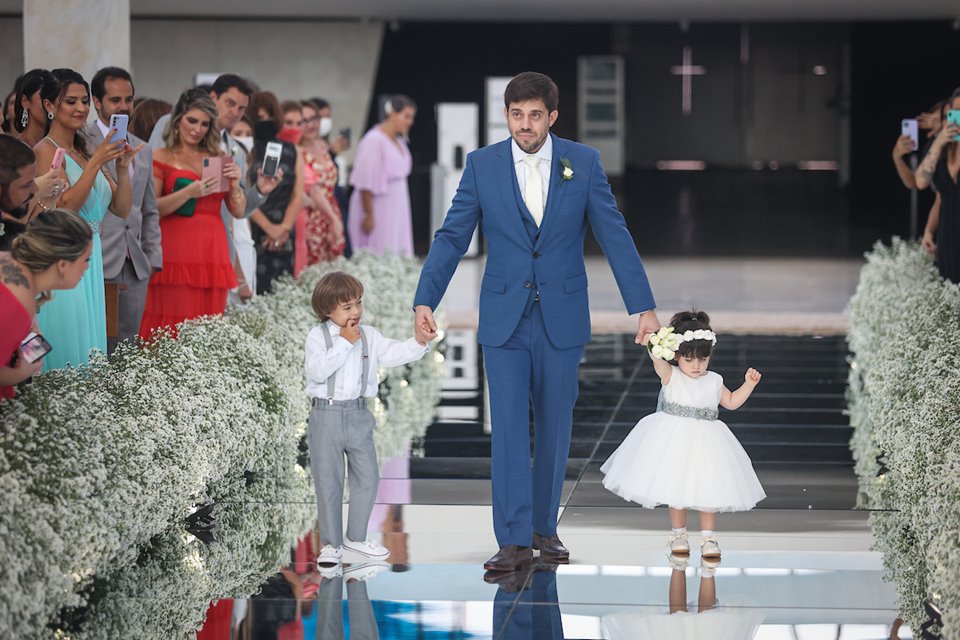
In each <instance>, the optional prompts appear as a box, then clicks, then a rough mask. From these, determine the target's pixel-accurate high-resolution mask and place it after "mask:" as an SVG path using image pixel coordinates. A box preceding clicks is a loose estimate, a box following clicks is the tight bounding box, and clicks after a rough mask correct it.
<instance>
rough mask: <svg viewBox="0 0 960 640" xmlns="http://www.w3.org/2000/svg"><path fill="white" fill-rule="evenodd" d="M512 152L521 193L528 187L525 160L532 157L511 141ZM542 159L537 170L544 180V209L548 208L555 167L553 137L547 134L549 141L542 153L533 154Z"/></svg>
mask: <svg viewBox="0 0 960 640" xmlns="http://www.w3.org/2000/svg"><path fill="white" fill-rule="evenodd" d="M510 150H511V151H512V152H513V168H514V170H515V171H516V173H517V182H518V183H519V184H520V193H521V194H522V193H524V189H525V188H526V187H527V166H526V164H525V163H524V159H525V158H526V157H527V156H528V155H530V154H528V153H527V152H526V151H524V150H523V149H521V148H520V146H519V145H518V144H517V141H516V140H514V139H512V138H511V139H510ZM533 155H535V156H537V157H538V158H540V162H539V163H538V164H537V168H538V169H539V170H540V178H541V179H542V180H543V208H544V209H546V208H547V191H549V190H550V167H552V166H553V136H551V135H550V134H547V140H546V141H545V142H544V143H543V146H542V147H540V151H537V152H536V153H535V154H533Z"/></svg>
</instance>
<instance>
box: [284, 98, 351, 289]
mask: <svg viewBox="0 0 960 640" xmlns="http://www.w3.org/2000/svg"><path fill="white" fill-rule="evenodd" d="M302 106H303V137H302V138H301V140H300V146H301V148H302V149H303V160H304V163H303V164H304V172H303V186H304V192H305V193H304V197H303V202H304V207H303V209H302V210H301V211H300V215H299V216H297V229H296V234H295V237H296V253H295V257H294V275H297V276H299V275H300V271H302V270H303V268H304V267H307V266H310V265H311V264H316V263H318V262H329V261H331V260H335V259H336V258H338V257H340V256H341V255H343V250H344V248H345V247H346V237H345V235H344V229H343V216H342V215H341V213H340V205H339V204H338V203H337V199H336V197H335V196H334V188H335V187H336V186H337V165H336V163H334V161H333V156H331V155H330V147H329V146H327V142H326V141H325V140H324V139H323V138H322V137H321V136H320V115H319V113H318V111H317V108H316V105H314V104H313V103H312V102H309V101H305V102H303V103H302Z"/></svg>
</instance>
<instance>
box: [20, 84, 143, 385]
mask: <svg viewBox="0 0 960 640" xmlns="http://www.w3.org/2000/svg"><path fill="white" fill-rule="evenodd" d="M40 96H41V98H42V99H43V109H44V111H45V113H46V114H47V115H46V117H47V121H48V128H47V133H46V136H45V137H44V138H43V139H42V140H41V141H40V142H39V143H37V146H36V147H34V149H33V150H34V152H35V153H36V154H37V166H39V167H49V166H51V164H53V159H54V157H55V156H57V155H58V154H57V150H58V149H62V150H63V153H62V157H63V165H62V167H61V168H60V169H57V170H56V171H57V172H58V175H60V177H65V178H66V181H67V184H68V185H69V186H68V188H67V190H66V191H64V192H63V193H62V194H61V195H60V196H59V198H58V200H57V206H58V207H60V208H63V209H68V210H70V211H76V212H77V215H79V216H80V218H82V219H83V220H84V221H85V222H86V223H87V224H89V225H90V227H91V228H92V229H93V251H92V253H91V256H90V269H89V270H88V271H87V273H86V274H85V275H84V276H83V279H82V280H81V281H80V284H79V285H78V286H77V287H76V288H75V289H70V290H68V291H64V292H63V293H61V294H59V295H57V296H56V297H55V298H54V299H53V300H52V301H51V302H50V303H49V304H47V305H44V307H43V310H42V311H41V312H40V315H39V324H40V332H41V333H42V334H43V335H44V336H45V337H46V338H47V341H48V342H50V344H54V345H56V350H55V351H54V352H52V353H51V354H50V355H49V356H47V357H46V358H44V359H43V370H44V371H49V370H50V369H59V368H62V367H65V366H67V365H72V366H74V367H76V366H80V365H83V364H86V362H87V360H88V358H89V356H90V351H91V350H92V349H99V350H100V351H102V352H104V353H106V351H107V316H106V301H105V299H104V290H103V256H102V254H101V252H100V222H101V221H102V220H103V217H104V216H105V215H106V214H107V211H108V210H109V211H110V212H111V213H113V214H114V215H116V216H118V217H120V218H126V217H127V216H128V215H130V206H131V201H132V197H133V195H132V192H131V185H130V171H129V168H130V162H131V161H132V160H133V157H134V155H136V153H137V151H139V149H132V148H131V147H130V146H129V145H128V144H127V143H126V140H120V141H118V142H114V143H111V142H109V140H104V141H103V143H102V144H100V146H98V147H97V148H96V149H93V150H90V149H88V147H87V141H86V138H85V137H84V136H83V133H82V129H83V127H84V126H85V125H86V124H87V117H88V116H89V115H90V87H89V86H87V83H86V81H85V80H84V79H83V77H82V76H81V75H80V74H79V73H77V72H76V71H73V70H72V69H54V70H53V71H51V72H50V74H49V76H47V78H46V80H45V81H44V83H43V86H42V87H41V88H40ZM113 161H116V165H117V181H116V182H114V180H113V178H111V177H110V173H109V172H108V171H107V168H106V165H107V164H108V163H110V162H113Z"/></svg>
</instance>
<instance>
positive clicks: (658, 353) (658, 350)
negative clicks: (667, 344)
mask: <svg viewBox="0 0 960 640" xmlns="http://www.w3.org/2000/svg"><path fill="white" fill-rule="evenodd" d="M650 353H652V354H653V357H654V358H662V357H663V347H661V346H660V345H658V344H657V345H654V346H653V349H651V350H650Z"/></svg>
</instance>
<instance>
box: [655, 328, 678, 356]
mask: <svg viewBox="0 0 960 640" xmlns="http://www.w3.org/2000/svg"><path fill="white" fill-rule="evenodd" d="M681 342H682V340H681V338H680V336H679V335H677V334H676V333H675V332H674V330H673V327H660V329H659V330H658V331H657V332H656V333H651V334H650V338H649V339H648V340H647V350H648V351H649V352H650V355H652V356H653V357H654V358H659V359H661V360H666V361H667V362H670V361H671V360H673V358H674V356H675V355H676V354H677V349H679V348H680V343H681Z"/></svg>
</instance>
